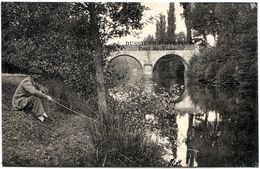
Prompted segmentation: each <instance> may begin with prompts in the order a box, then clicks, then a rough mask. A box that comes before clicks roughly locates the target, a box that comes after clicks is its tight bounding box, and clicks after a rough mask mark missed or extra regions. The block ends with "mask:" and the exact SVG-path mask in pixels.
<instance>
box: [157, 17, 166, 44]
mask: <svg viewBox="0 0 260 169" xmlns="http://www.w3.org/2000/svg"><path fill="white" fill-rule="evenodd" d="M155 38H156V41H157V42H158V43H165V42H166V41H167V34H166V20H165V15H163V14H162V13H161V14H160V15H159V20H157V22H156V32H155Z"/></svg>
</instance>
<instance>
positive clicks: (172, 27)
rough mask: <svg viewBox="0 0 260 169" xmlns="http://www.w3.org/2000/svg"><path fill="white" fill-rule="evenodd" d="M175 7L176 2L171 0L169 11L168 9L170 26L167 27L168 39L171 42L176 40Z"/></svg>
mask: <svg viewBox="0 0 260 169" xmlns="http://www.w3.org/2000/svg"><path fill="white" fill-rule="evenodd" d="M174 11H175V8H174V2H171V3H170V4H169V11H168V27H167V36H168V41H169V42H171V43H174V42H175V39H176V37H175V30H176V25H175V21H176V18H175V14H174Z"/></svg>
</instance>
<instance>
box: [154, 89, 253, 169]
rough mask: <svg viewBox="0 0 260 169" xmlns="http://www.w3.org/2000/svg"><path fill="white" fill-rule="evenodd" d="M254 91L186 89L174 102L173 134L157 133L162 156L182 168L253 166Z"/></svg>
mask: <svg viewBox="0 0 260 169" xmlns="http://www.w3.org/2000/svg"><path fill="white" fill-rule="evenodd" d="M256 93H257V92H256V91H252V90H251V89H245V88H244V89H243V88H233V89H223V88H209V87H205V86H204V87H202V86H195V85H194V86H192V87H190V88H188V89H186V90H185V91H184V92H183V94H182V96H181V98H180V99H179V101H178V102H177V103H176V111H177V112H178V115H177V117H176V118H175V119H174V121H175V124H174V123H172V124H173V126H172V127H171V128H172V129H173V134H171V135H169V136H165V135H164V136H163V137H162V136H161V135H159V134H157V140H159V141H158V142H159V143H161V144H164V145H165V151H166V155H165V156H164V158H165V159H166V160H169V159H171V158H175V159H177V161H180V164H181V166H183V167H226V166H228V167H237V166H247V167H249V166H257V165H258V131H257V128H258V116H257V94H256ZM176 124H177V125H176ZM174 132H175V133H174ZM154 134H156V133H154ZM173 135H175V137H172V136H173ZM172 138H175V139H172Z"/></svg>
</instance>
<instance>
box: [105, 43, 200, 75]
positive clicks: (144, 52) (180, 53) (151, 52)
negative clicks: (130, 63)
mask: <svg viewBox="0 0 260 169" xmlns="http://www.w3.org/2000/svg"><path fill="white" fill-rule="evenodd" d="M198 53H199V48H198V47H197V46H196V45H146V46H139V45H138V46H137V45H136V46H121V48H120V50H118V51H115V52H112V53H111V54H110V56H108V57H107V58H106V60H107V61H108V63H109V62H110V61H112V60H113V59H115V58H118V57H120V56H128V57H131V58H133V59H135V60H136V61H137V62H138V63H139V64H140V65H141V67H142V69H143V77H144V78H145V79H152V77H153V68H154V66H155V64H156V63H157V61H158V60H159V59H161V58H163V57H165V56H173V57H177V58H179V59H180V60H181V61H182V63H183V64H184V66H185V70H187V65H188V63H189V61H190V59H191V58H192V57H193V56H194V55H195V54H198ZM184 76H185V73H184Z"/></svg>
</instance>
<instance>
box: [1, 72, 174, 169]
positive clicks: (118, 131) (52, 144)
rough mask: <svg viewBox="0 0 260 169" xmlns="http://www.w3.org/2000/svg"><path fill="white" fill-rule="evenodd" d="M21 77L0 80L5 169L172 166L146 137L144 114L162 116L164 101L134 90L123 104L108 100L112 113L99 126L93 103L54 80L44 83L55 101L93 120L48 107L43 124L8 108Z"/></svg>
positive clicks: (161, 148) (5, 77) (55, 107)
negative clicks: (10, 168)
mask: <svg viewBox="0 0 260 169" xmlns="http://www.w3.org/2000/svg"><path fill="white" fill-rule="evenodd" d="M22 78H24V76H20V75H19V76H8V75H7V76H2V103H3V104H2V123H3V125H2V131H3V137H2V138H3V165H4V166H30V167H31V166H42V167H49V166H51V167H80V166H82V167H83V166H84V167H100V166H105V167H165V166H176V164H175V163H173V162H172V161H171V162H167V161H165V160H164V159H163V158H162V156H163V154H164V153H165V152H164V149H163V147H162V146H161V145H158V144H157V143H155V142H153V141H152V140H149V138H147V137H146V135H147V133H146V130H145V121H144V120H145V118H144V117H145V111H150V112H154V113H155V114H156V113H158V112H160V110H161V109H162V108H164V106H163V105H164V104H163V103H164V102H161V99H163V98H157V97H155V96H154V97H152V98H146V97H145V95H139V92H136V91H135V92H128V93H132V95H133V96H131V97H130V98H128V99H127V100H126V101H124V102H122V103H120V102H118V101H116V100H113V99H112V100H111V98H110V99H109V100H110V101H109V109H110V113H109V114H107V115H106V118H105V121H104V124H101V122H100V121H99V119H98V116H97V114H98V113H97V112H98V111H96V109H95V104H94V103H95V101H94V99H93V100H85V99H84V98H81V97H80V95H79V94H77V93H74V92H73V91H72V90H71V89H69V88H67V87H66V86H64V85H63V84H62V83H60V82H58V81H57V80H48V81H45V83H44V85H45V86H46V87H48V88H49V94H50V95H51V96H53V98H55V100H57V101H58V102H61V103H62V104H65V105H66V106H68V107H70V108H72V109H73V110H76V111H78V112H80V113H82V114H84V115H85V116H88V117H91V118H93V120H88V119H86V118H83V117H82V116H79V115H76V114H73V113H72V112H69V111H66V110H64V109H63V108H61V107H60V106H57V105H55V104H54V103H50V104H49V107H50V108H49V111H48V112H49V116H50V118H51V119H52V120H53V121H48V122H47V121H46V122H45V123H41V122H40V121H39V120H38V119H36V118H35V117H33V116H32V115H31V114H28V113H25V112H21V111H14V110H12V108H11V99H12V95H13V93H14V91H15V89H16V87H17V86H18V84H19V82H20V81H21V79H22ZM140 100H143V104H144V105H153V106H154V107H151V110H150V109H149V110H148V109H147V107H145V106H142V105H140V104H139V102H140ZM155 100H157V101H158V104H154V101H155ZM163 100H164V99H163ZM133 106H134V107H133ZM140 106H141V107H140ZM148 107H150V106H148ZM167 110H168V109H165V108H164V111H167ZM137 111H138V113H137Z"/></svg>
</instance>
